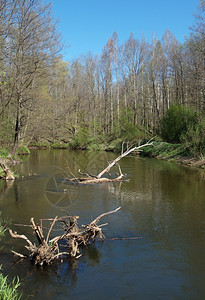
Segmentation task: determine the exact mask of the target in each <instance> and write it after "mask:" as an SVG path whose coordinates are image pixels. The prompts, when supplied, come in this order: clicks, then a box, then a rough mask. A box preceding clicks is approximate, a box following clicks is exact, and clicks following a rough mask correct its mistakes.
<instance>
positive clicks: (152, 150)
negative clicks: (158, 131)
mask: <svg viewBox="0 0 205 300" xmlns="http://www.w3.org/2000/svg"><path fill="white" fill-rule="evenodd" d="M153 146H154V147H153ZM153 146H147V147H144V148H143V149H142V151H143V154H144V155H146V156H150V157H151V156H153V157H160V158H166V159H169V160H171V159H173V158H178V157H180V156H188V155H189V149H188V148H187V147H186V145H183V144H170V143H166V142H153Z"/></svg>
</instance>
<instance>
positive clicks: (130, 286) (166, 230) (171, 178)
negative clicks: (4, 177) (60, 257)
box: [0, 150, 205, 300]
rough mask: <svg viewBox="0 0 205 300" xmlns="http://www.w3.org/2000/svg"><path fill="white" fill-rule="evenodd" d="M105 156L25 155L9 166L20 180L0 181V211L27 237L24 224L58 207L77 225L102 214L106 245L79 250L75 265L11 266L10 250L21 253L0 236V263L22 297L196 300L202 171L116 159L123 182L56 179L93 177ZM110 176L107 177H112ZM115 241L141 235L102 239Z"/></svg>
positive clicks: (202, 256) (204, 192)
mask: <svg viewBox="0 0 205 300" xmlns="http://www.w3.org/2000/svg"><path fill="white" fill-rule="evenodd" d="M115 157H116V155H115V154H113V153H106V152H85V151H68V150H51V151H49V150H38V151H36V150H33V151H32V152H31V156H30V157H29V158H28V159H26V160H24V162H23V163H22V164H21V165H19V166H18V167H17V169H18V170H17V171H18V172H19V173H20V174H21V176H22V178H21V179H19V180H16V181H15V182H14V183H13V184H12V183H8V184H5V182H3V181H1V182H0V191H1V195H0V210H1V211H2V213H3V216H4V217H5V216H6V217H7V218H9V219H11V220H12V225H11V227H12V228H13V229H15V230H17V231H18V232H19V233H24V234H26V235H28V236H29V237H30V238H31V239H35V237H34V236H32V234H31V233H30V231H29V228H25V227H15V226H14V225H13V224H15V223H18V224H19V223H20V224H29V221H30V218H31V217H34V218H35V220H36V221H38V220H39V219H42V218H47V217H55V216H56V215H58V216H62V215H64V213H63V212H62V210H61V209H62V208H63V209H65V210H66V211H68V212H69V213H70V214H72V215H78V216H80V219H79V223H80V224H85V223H88V222H90V221H91V220H92V219H93V218H95V217H96V216H98V215H100V214H101V213H103V212H107V211H110V210H113V209H115V208H117V207H119V206H121V210H120V211H119V212H117V213H116V214H113V215H110V216H107V217H105V218H104V219H103V220H102V222H103V223H104V222H108V226H106V227H104V234H105V236H106V238H107V239H106V240H105V241H104V242H103V243H101V242H97V243H96V244H94V245H90V246H88V247H86V248H85V249H84V250H83V256H82V257H81V258H80V259H79V260H78V261H77V263H76V262H75V261H72V260H69V259H68V258H65V259H64V262H63V263H60V262H59V263H54V264H53V265H52V266H51V267H45V268H36V267H35V266H33V265H31V264H30V263H29V262H26V261H23V262H16V260H15V259H14V258H13V256H12V254H11V253H10V250H11V249H14V250H16V251H17V252H18V251H19V252H24V253H26V252H25V251H26V250H25V249H24V241H17V240H13V239H12V238H10V236H9V235H8V234H6V237H5V238H3V239H2V240H1V252H0V264H3V269H4V272H5V274H9V277H10V278H13V277H14V276H16V275H18V276H19V277H20V279H21V282H22V291H23V294H24V299H26V297H27V299H32V298H33V299H58V300H60V299H72V298H75V299H105V298H107V299H204V297H205V285H204V282H205V175H204V172H203V171H200V170H198V169H191V168H187V167H181V166H178V165H175V164H172V163H167V162H163V161H159V160H156V159H142V158H138V157H125V158H123V159H122V160H121V162H120V165H121V168H122V171H123V173H126V174H127V178H129V179H130V181H129V182H115V183H107V184H98V185H97V184H93V185H86V186H80V187H79V186H76V185H71V184H67V183H66V182H63V178H65V177H68V178H71V177H73V176H75V175H77V171H78V169H79V168H80V169H81V171H82V172H90V173H93V174H97V173H98V172H100V171H101V170H102V169H103V168H104V167H105V166H106V165H107V163H108V161H111V160H113V159H114V158H115ZM117 171H118V170H117V168H116V169H115V170H113V171H112V174H111V175H112V176H114V175H115V172H117ZM116 237H127V238H129V237H141V238H140V239H136V240H131V239H127V240H126V239H125V240H111V239H112V238H116Z"/></svg>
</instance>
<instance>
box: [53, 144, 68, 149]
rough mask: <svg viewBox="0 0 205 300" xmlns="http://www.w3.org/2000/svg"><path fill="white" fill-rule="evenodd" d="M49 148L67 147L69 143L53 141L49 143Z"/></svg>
mask: <svg viewBox="0 0 205 300" xmlns="http://www.w3.org/2000/svg"><path fill="white" fill-rule="evenodd" d="M50 147H51V149H67V148H68V147H69V144H65V143H63V144H62V143H60V142H55V143H52V144H51V145H50Z"/></svg>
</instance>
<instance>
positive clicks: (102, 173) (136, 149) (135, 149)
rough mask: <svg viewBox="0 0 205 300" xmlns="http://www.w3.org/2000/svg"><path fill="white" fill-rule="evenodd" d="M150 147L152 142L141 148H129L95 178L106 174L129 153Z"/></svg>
mask: <svg viewBox="0 0 205 300" xmlns="http://www.w3.org/2000/svg"><path fill="white" fill-rule="evenodd" d="M151 145H153V142H151V140H150V141H148V142H147V143H146V144H143V145H141V146H137V147H133V148H131V149H130V148H129V149H128V150H126V151H125V152H123V153H122V154H121V155H120V156H118V157H117V158H116V159H115V160H113V161H112V162H111V163H109V165H108V166H107V167H106V168H105V169H104V170H102V171H101V172H100V173H99V174H98V175H97V178H98V179H99V178H101V177H102V175H104V174H105V173H108V172H109V171H110V169H111V168H112V167H114V166H115V165H116V163H117V162H118V161H119V160H121V159H122V158H123V157H125V156H127V155H129V154H130V153H131V152H134V151H138V150H139V149H141V148H143V147H146V146H151Z"/></svg>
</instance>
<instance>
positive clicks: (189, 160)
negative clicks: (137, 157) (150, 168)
mask: <svg viewBox="0 0 205 300" xmlns="http://www.w3.org/2000/svg"><path fill="white" fill-rule="evenodd" d="M142 155H144V156H149V157H156V158H159V159H163V160H166V161H169V162H175V163H180V164H183V165H187V166H192V167H199V168H202V169H205V157H203V156H200V157H193V155H192V154H191V152H190V149H189V147H187V146H186V145H185V144H171V143H166V142H154V147H151V146H148V147H145V148H143V149H142Z"/></svg>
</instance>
